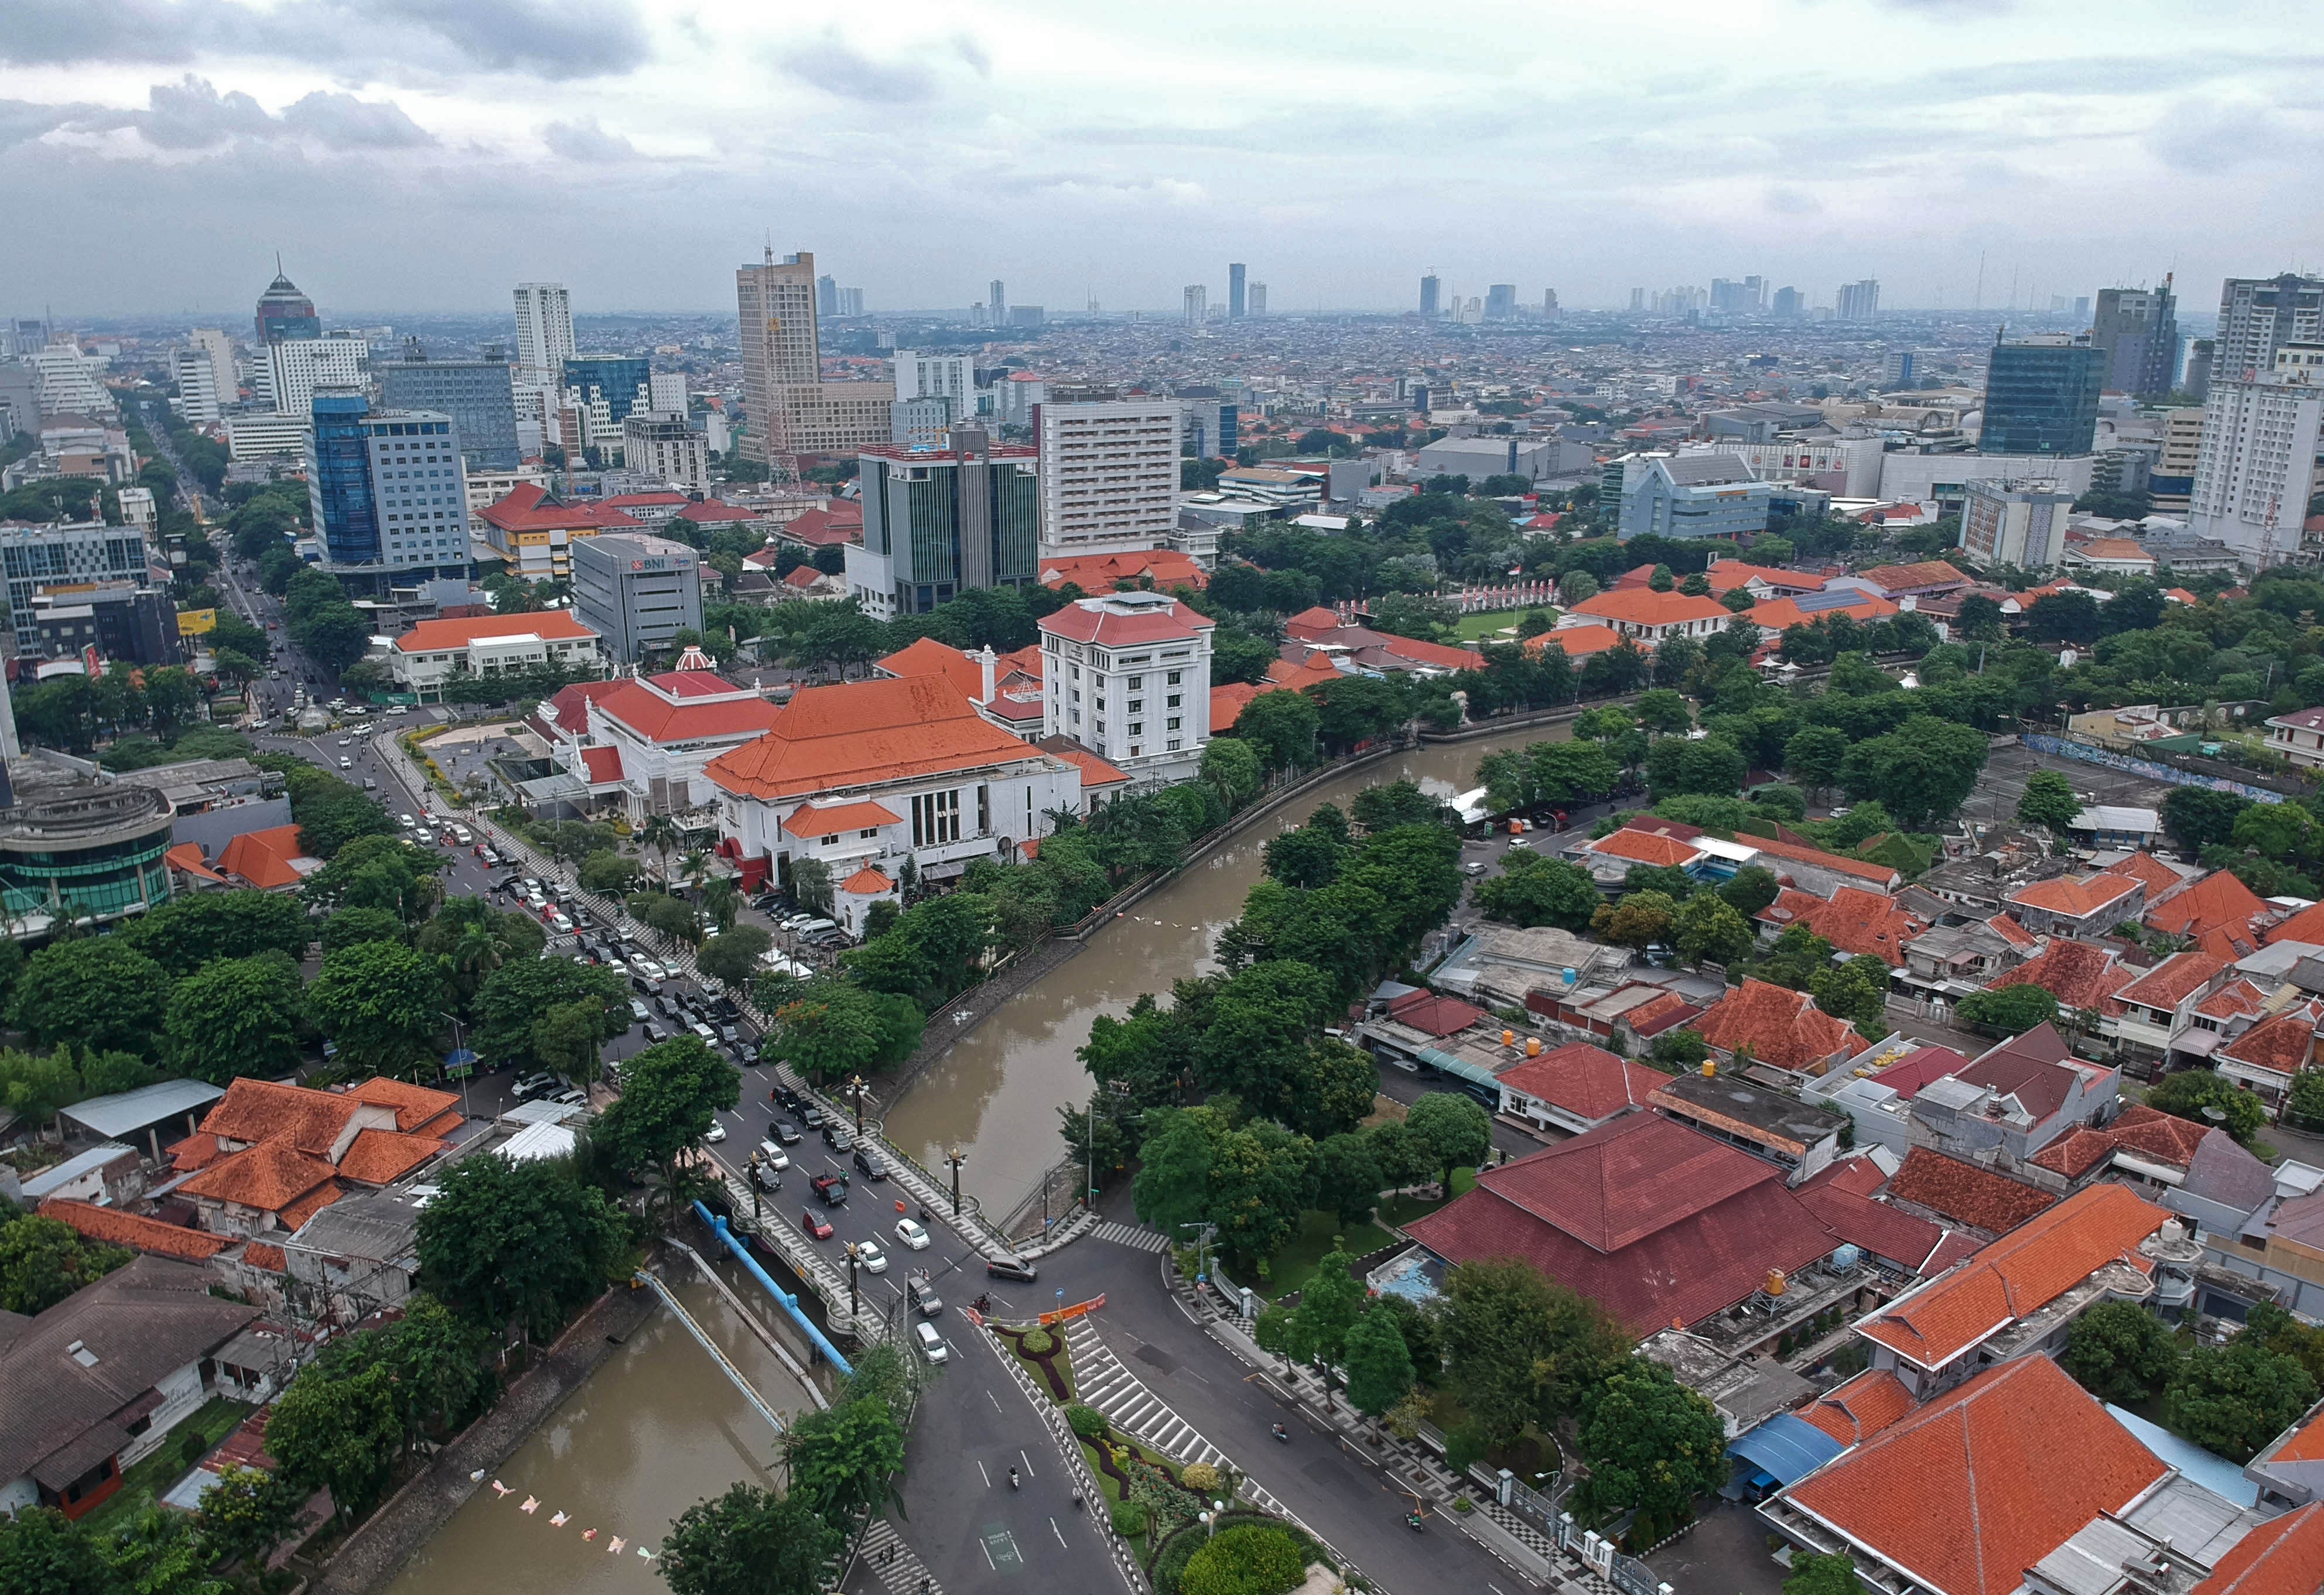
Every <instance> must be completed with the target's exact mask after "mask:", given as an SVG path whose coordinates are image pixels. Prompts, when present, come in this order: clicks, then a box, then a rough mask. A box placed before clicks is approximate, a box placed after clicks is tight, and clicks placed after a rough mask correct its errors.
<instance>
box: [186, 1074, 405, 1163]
mask: <svg viewBox="0 0 2324 1595" xmlns="http://www.w3.org/2000/svg"><path fill="white" fill-rule="evenodd" d="M390 1105H392V1104H390ZM362 1106H364V1099H363V1098H361V1097H359V1096H356V1095H355V1093H352V1092H331V1091H309V1089H307V1087H305V1086H303V1085H285V1084H281V1083H278V1082H275V1081H272V1080H256V1079H253V1078H252V1077H250V1076H249V1075H246V1074H245V1075H242V1076H240V1077H238V1078H236V1079H235V1080H234V1081H233V1082H232V1083H229V1084H228V1085H227V1086H226V1095H224V1096H222V1097H220V1098H218V1100H217V1102H214V1103H212V1104H211V1106H210V1111H208V1113H206V1114H204V1115H203V1116H202V1122H201V1130H202V1133H203V1134H204V1135H213V1136H217V1137H219V1138H221V1139H225V1140H229V1141H243V1142H245V1143H252V1144H254V1143H256V1142H259V1141H264V1140H272V1139H275V1138H276V1137H278V1136H280V1137H283V1138H286V1139H288V1140H289V1141H290V1144H291V1146H293V1147H295V1148H298V1149H299V1150H300V1151H301V1152H304V1153H307V1154H308V1155H309V1156H310V1157H329V1156H330V1154H331V1149H332V1148H334V1147H336V1146H337V1145H338V1142H339V1138H340V1137H341V1136H342V1135H343V1134H344V1133H345V1132H346V1127H347V1120H350V1119H352V1118H354V1117H355V1110H356V1109H357V1108H360V1107H362Z"/></svg>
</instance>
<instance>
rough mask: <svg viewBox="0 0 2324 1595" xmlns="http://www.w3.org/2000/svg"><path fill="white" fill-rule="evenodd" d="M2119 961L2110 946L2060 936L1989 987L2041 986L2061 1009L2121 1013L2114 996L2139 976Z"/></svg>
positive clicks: (1996, 978)
mask: <svg viewBox="0 0 2324 1595" xmlns="http://www.w3.org/2000/svg"><path fill="white" fill-rule="evenodd" d="M2138 973H2139V972H2138V971H2136V970H2135V969H2127V968H2125V967H2124V966H2123V964H2122V963H2120V962H2119V961H2118V959H2117V957H2116V953H2115V951H2114V949H2113V948H2111V947H2101V946H2099V945H2097V944H2096V943H2094V942H2078V941H2075V940H2073V939H2071V938H2070V937H2068V936H2058V937H2056V938H2054V939H2053V940H2052V942H2051V943H2050V945H2048V946H2046V947H2044V948H2043V949H2042V950H2041V951H2040V952H2039V953H2036V954H2033V957H2031V958H2028V959H2027V960H2026V961H2025V962H2024V963H2021V964H2019V965H2018V966H2017V967H2016V968H2015V969H2013V970H2010V971H2009V972H2008V973H2006V974H2001V975H1997V976H1996V977H1995V978H1994V979H1993V980H1992V981H1991V982H1988V983H1987V986H1986V990H1987V991H1998V990H2000V989H2001V988H2002V987H2004V986H2040V987H2042V988H2043V990H2045V991H2048V992H2049V993H2050V994H2051V995H2052V996H2053V997H2055V998H2057V1000H2058V1005H2059V1006H2060V1007H2061V1008H2085V1009H2091V1010H2096V1011H2097V1012H2099V1013H2119V1012H2121V1011H2122V1005H2121V1004H2120V1003H2119V1002H2117V1001H2116V1000H2114V998H2115V993H2116V991H2120V990H2121V989H2122V988H2123V987H2125V986H2126V985H2128V984H2130V982H2131V981H2132V980H2133V979H2134V978H2135V977H2136V976H2137V974H2138Z"/></svg>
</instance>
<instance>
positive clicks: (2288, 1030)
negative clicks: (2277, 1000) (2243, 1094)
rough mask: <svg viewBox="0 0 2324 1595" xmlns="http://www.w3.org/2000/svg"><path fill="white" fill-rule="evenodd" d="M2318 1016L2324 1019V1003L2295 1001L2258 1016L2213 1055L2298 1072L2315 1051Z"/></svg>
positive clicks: (2283, 1072) (2288, 1071) (2284, 1072)
mask: <svg viewBox="0 0 2324 1595" xmlns="http://www.w3.org/2000/svg"><path fill="white" fill-rule="evenodd" d="M2319 1019H2324V1003H2319V1002H2316V1001H2312V1000H2311V1001H2308V1002H2301V1003H2296V1004H2294V1005H2293V1006H2292V1007H2291V1008H2288V1009H2286V1010H2283V1011H2282V1013H2280V1014H2276V1015H2274V1016H2273V1017H2272V1018H2269V1019H2262V1020H2260V1022H2259V1023H2257V1024H2255V1025H2254V1026H2253V1027H2252V1028H2250V1029H2248V1030H2246V1031H2245V1032H2244V1033H2243V1034H2242V1035H2240V1036H2238V1037H2236V1038H2235V1039H2234V1040H2233V1041H2230V1042H2227V1043H2226V1044H2225V1045H2224V1046H2220V1047H2219V1048H2218V1051H2217V1052H2216V1053H2214V1054H2213V1055H2212V1056H2215V1057H2223V1058H2231V1059H2233V1060H2234V1061H2235V1062H2236V1063H2239V1064H2250V1065H2253V1066H2255V1067H2256V1068H2262V1069H2273V1070H2274V1071H2275V1072H2276V1073H2278V1074H2298V1073H2299V1072H2300V1070H2301V1067H2302V1066H2303V1065H2305V1064H2307V1062H2308V1061H2309V1059H2310V1056H2312V1055H2313V1053H2314V1051H2315V1046H2316V1027H2317V1025H2318V1023H2319Z"/></svg>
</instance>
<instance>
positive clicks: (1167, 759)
mask: <svg viewBox="0 0 2324 1595" xmlns="http://www.w3.org/2000/svg"><path fill="white" fill-rule="evenodd" d="M1212 624H1213V622H1211V621H1210V620H1208V619H1207V618H1205V617H1204V616H1203V615H1202V614H1200V613H1196V612H1195V611H1194V610H1192V609H1189V608H1187V607H1186V606H1185V604H1180V603H1178V602H1177V601H1176V599H1172V598H1168V597H1165V596H1164V595H1162V594H1159V593H1108V594H1106V595H1103V596H1102V597H1098V598H1083V599H1078V600H1076V601H1075V602H1074V603H1072V604H1066V605H1065V607H1064V608H1063V609H1060V610H1058V611H1056V613H1053V614H1047V615H1044V616H1043V617H1042V618H1041V653H1042V664H1041V682H1042V687H1041V692H1042V696H1041V730H1042V733H1043V734H1044V735H1045V736H1061V737H1065V738H1067V739H1068V740H1070V741H1073V742H1079V743H1080V744H1081V745H1082V746H1083V747H1084V748H1087V749H1088V750H1089V751H1091V752H1093V753H1095V754H1096V755H1097V756H1098V757H1099V758H1101V759H1102V760H1104V761H1106V762H1107V763H1109V764H1111V765H1113V766H1114V767H1115V768H1117V769H1119V770H1121V771H1122V773H1123V774H1125V775H1127V776H1129V777H1130V780H1131V781H1132V782H1133V783H1134V784H1136V785H1138V786H1141V787H1144V786H1152V785H1159V784H1161V783H1164V782H1167V781H1176V780H1185V779H1187V778H1189V777H1191V776H1193V775H1194V773H1195V771H1196V770H1199V769H1200V768H1201V766H1202V762H1203V744H1204V743H1205V742H1209V741H1210V740H1211V630H1212Z"/></svg>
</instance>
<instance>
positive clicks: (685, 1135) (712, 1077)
mask: <svg viewBox="0 0 2324 1595" xmlns="http://www.w3.org/2000/svg"><path fill="white" fill-rule="evenodd" d="M741 1100H742V1071H740V1070H739V1069H737V1068H735V1067H734V1065H733V1064H731V1063H729V1062H727V1061H726V1060H725V1059H724V1058H723V1057H721V1056H718V1055H717V1054H716V1053H715V1052H713V1051H711V1050H710V1048H709V1047H708V1046H705V1045H704V1044H703V1041H702V1038H701V1037H698V1036H676V1037H671V1038H670V1039H669V1040H668V1041H664V1042H660V1043H658V1044H657V1045H655V1046H649V1047H647V1048H646V1049H645V1050H644V1051H643V1052H641V1053H639V1054H638V1055H637V1056H635V1057H632V1059H631V1060H630V1061H629V1063H628V1064H627V1065H624V1066H623V1068H622V1094H621V1096H620V1097H619V1098H618V1099H617V1100H616V1101H615V1102H614V1103H613V1106H612V1107H610V1108H608V1109H606V1110H605V1111H604V1114H603V1115H602V1116H600V1118H599V1119H598V1121H597V1132H596V1144H597V1147H598V1149H599V1150H600V1151H602V1152H603V1153H604V1156H605V1157H606V1159H607V1160H608V1161H609V1162H610V1163H611V1164H612V1165H613V1166H614V1167H616V1168H621V1169H631V1170H634V1169H640V1168H645V1167H651V1168H653V1169H655V1170H657V1171H658V1172H659V1174H660V1176H661V1181H662V1190H663V1192H664V1193H665V1194H666V1195H667V1196H668V1197H669V1199H670V1200H672V1201H673V1202H674V1201H675V1200H676V1198H677V1195H678V1164H679V1160H680V1159H681V1157H683V1155H684V1154H685V1153H686V1152H687V1151H688V1150H689V1149H691V1148H696V1147H698V1146H699V1145H700V1144H701V1141H702V1138H703V1137H704V1136H705V1135H707V1134H709V1133H710V1127H711V1125H712V1124H713V1123H714V1122H715V1120H716V1116H717V1115H718V1114H719V1113H721V1112H724V1111H727V1110H728V1109H731V1108H733V1106H734V1104H735V1103H736V1102H739V1101H741Z"/></svg>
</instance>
